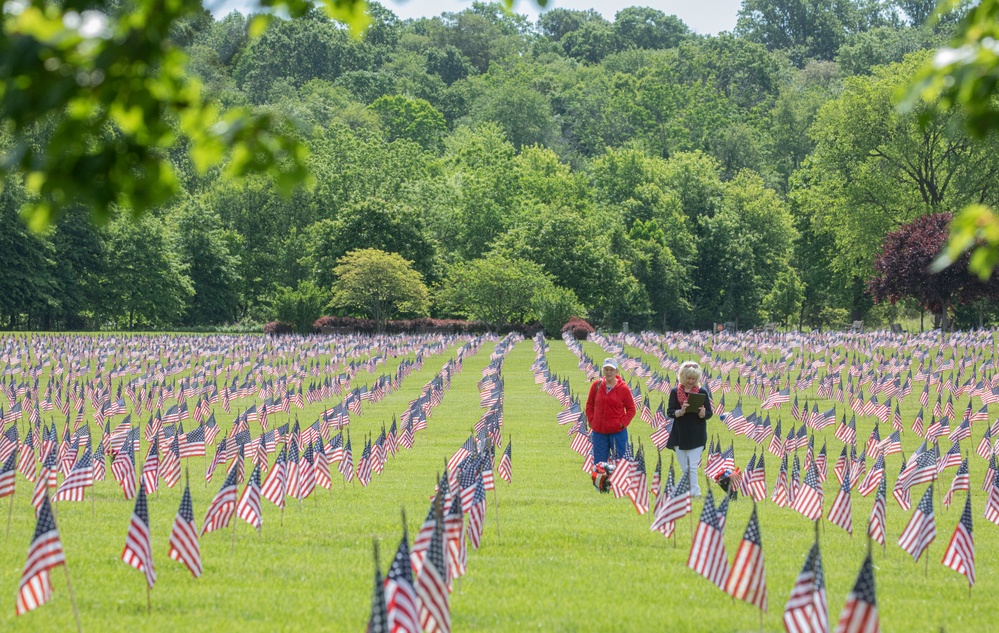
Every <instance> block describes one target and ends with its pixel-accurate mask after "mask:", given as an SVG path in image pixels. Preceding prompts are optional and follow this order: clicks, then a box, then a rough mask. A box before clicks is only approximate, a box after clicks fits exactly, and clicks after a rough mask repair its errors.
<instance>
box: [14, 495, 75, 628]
mask: <svg viewBox="0 0 999 633" xmlns="http://www.w3.org/2000/svg"><path fill="white" fill-rule="evenodd" d="M38 510H39V511H38V523H37V524H35V535H34V536H33V537H32V539H31V545H30V546H29V547H28V560H27V561H25V563H24V571H23V572H22V573H21V582H20V585H19V587H18V590H17V606H16V609H15V613H16V614H17V615H21V614H24V613H27V612H28V611H32V610H34V609H37V608H38V607H40V606H42V605H43V604H45V603H46V602H48V601H49V599H51V598H52V581H51V580H50V579H49V571H50V570H52V569H53V568H55V567H58V566H59V565H65V564H66V556H65V555H64V554H63V551H62V541H60V540H59V531H58V530H57V529H56V524H55V519H54V518H53V517H52V506H51V505H50V504H49V496H48V495H47V494H43V496H42V502H41V504H40V505H39V508H38Z"/></svg>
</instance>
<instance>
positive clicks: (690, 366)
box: [676, 360, 704, 385]
mask: <svg viewBox="0 0 999 633" xmlns="http://www.w3.org/2000/svg"><path fill="white" fill-rule="evenodd" d="M676 375H677V376H678V377H679V378H680V381H681V382H682V381H683V379H684V378H685V377H687V376H690V375H693V376H696V377H697V384H698V385H700V384H701V376H703V375H704V372H703V371H701V366H700V365H698V364H697V363H695V362H694V361H692V360H688V361H685V362H683V363H682V364H681V365H680V369H679V370H678V371H677V372H676Z"/></svg>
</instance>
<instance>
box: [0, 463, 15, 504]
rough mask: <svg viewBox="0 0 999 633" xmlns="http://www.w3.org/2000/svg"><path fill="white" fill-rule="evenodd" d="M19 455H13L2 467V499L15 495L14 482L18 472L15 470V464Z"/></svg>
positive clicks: (0, 493) (0, 496)
mask: <svg viewBox="0 0 999 633" xmlns="http://www.w3.org/2000/svg"><path fill="white" fill-rule="evenodd" d="M16 458H17V455H16V454H14V453H11V454H10V455H9V456H8V457H7V459H6V461H4V463H3V466H2V467H0V498H3V497H9V496H10V495H12V494H14V480H15V474H16V471H15V470H14V462H15V460H16Z"/></svg>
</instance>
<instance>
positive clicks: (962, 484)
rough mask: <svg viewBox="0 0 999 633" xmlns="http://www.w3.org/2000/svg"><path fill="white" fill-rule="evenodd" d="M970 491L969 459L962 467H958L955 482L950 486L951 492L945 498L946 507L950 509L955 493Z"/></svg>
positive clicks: (966, 459) (962, 463)
mask: <svg viewBox="0 0 999 633" xmlns="http://www.w3.org/2000/svg"><path fill="white" fill-rule="evenodd" d="M970 489H971V477H970V476H969V474H968V458H965V459H964V461H963V462H961V466H960V467H958V469H957V473H956V474H955V475H954V481H953V482H951V484H950V490H948V491H947V496H945V497H944V500H943V503H944V507H946V508H950V504H951V500H952V499H953V498H954V493H955V492H957V491H958V490H970Z"/></svg>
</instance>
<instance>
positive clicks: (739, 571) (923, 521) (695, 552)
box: [532, 337, 999, 632]
mask: <svg viewBox="0 0 999 633" xmlns="http://www.w3.org/2000/svg"><path fill="white" fill-rule="evenodd" d="M566 342H567V343H568V344H569V347H570V349H573V348H575V349H573V351H574V353H575V354H576V355H577V357H579V358H580V368H581V369H584V370H585V368H586V367H587V366H589V365H590V364H591V363H592V361H589V359H588V358H584V355H583V354H582V350H581V348H579V347H578V343H576V342H575V341H571V340H570V341H566ZM546 349H547V347H546V345H545V343H544V340H543V339H541V338H540V337H539V338H538V339H536V340H535V351H536V353H537V358H536V360H535V364H534V365H533V367H532V368H533V369H534V371H535V379H536V382H539V383H543V384H544V385H545V387H543V390H544V391H546V392H548V393H549V394H550V395H554V396H555V397H558V398H559V399H560V401H561V402H562V404H563V406H565V405H568V408H566V409H564V410H563V411H561V412H560V413H559V414H558V415H557V416H556V421H557V422H558V423H559V424H566V423H570V422H574V421H575V422H577V423H578V422H579V421H580V420H581V421H583V424H582V425H581V428H577V429H576V430H577V435H576V437H577V438H579V437H581V436H582V435H583V434H584V433H585V415H582V414H581V413H580V412H579V410H578V401H576V400H575V399H574V398H573V397H572V396H571V395H569V394H568V393H566V392H567V387H568V382H567V381H560V380H558V379H557V378H555V379H553V378H552V376H551V375H550V372H548V370H547V360H546V359H545V356H544V352H545V351H546ZM608 351H610V350H608ZM562 385H565V389H563V388H562ZM553 391H554V392H553ZM637 398H638V396H637V395H636V399H637ZM646 406H647V405H646ZM640 410H641V409H640ZM653 428H655V426H653ZM571 432H572V431H570V433H571ZM587 444H588V443H587ZM717 446H718V447H719V448H718V450H717V451H716V449H715V444H714V440H713V439H712V448H711V449H710V450H709V452H708V458H707V462H706V464H705V473H706V475H708V476H709V477H711V476H712V474H713V471H714V472H715V473H717V472H718V471H719V470H724V471H725V472H730V471H731V470H733V469H734V470H735V471H738V469H735V468H734V453H733V451H732V447H731V446H730V447H729V449H728V450H727V451H725V452H724V453H722V452H721V451H720V446H721V442H720V441H719V442H718V444H717ZM812 446H813V448H814V444H813V445H812ZM921 450H922V451H923V452H928V454H930V455H932V454H933V453H932V451H926V447H925V444H924V446H923V447H921ZM844 451H845V447H844ZM629 452H630V451H629ZM899 452H900V450H899ZM824 453H825V451H824V450H823V457H824ZM917 453H919V451H917ZM844 454H845V453H844ZM794 457H795V461H797V453H795V454H794ZM629 459H632V458H630V456H622V457H621V458H620V459H619V461H618V462H617V464H616V468H615V472H618V471H619V470H621V466H619V464H621V463H622V462H625V463H627V462H628V461H629ZM761 460H762V456H761ZM807 461H808V460H806V462H807ZM591 462H592V460H589V461H588V462H587V463H586V464H584V470H586V469H587V468H588V466H590V465H591ZM879 462H880V463H881V464H882V466H881V467H880V469H881V473H880V475H881V478H880V479H878V480H876V483H875V485H874V487H875V488H879V493H878V496H877V497H876V501H875V505H874V509H873V511H872V515H871V518H870V520H869V522H868V525H869V528H868V535H869V537H870V538H872V539H873V540H876V541H878V542H879V543H881V544H882V546H884V544H885V540H884V539H885V536H884V530H885V517H884V511H885V494H886V493H885V480H884V477H883V456H882V455H879ZM915 462H918V455H916V456H914V458H910V464H911V463H915ZM811 467H812V469H811V470H810V471H809V472H810V474H812V475H814V476H810V475H809V474H806V476H805V482H802V486H804V487H803V488H802V489H801V490H800V492H801V493H802V494H800V495H798V497H797V499H798V501H797V504H796V506H795V509H796V510H798V511H799V512H800V513H802V514H803V515H805V516H807V517H808V518H810V519H811V520H813V521H816V525H818V523H817V522H818V520H820V519H821V517H822V497H821V486H820V485H819V482H818V476H817V468H816V467H815V462H814V461H813V462H812V463H811ZM625 468H627V466H625ZM660 468H661V458H660V461H659V463H658V464H657V466H656V472H655V474H654V476H653V480H652V481H653V485H652V494H653V497H654V498H656V504H655V509H654V511H655V516H654V519H653V524H652V526H651V529H652V530H653V531H659V532H661V533H663V534H664V535H665V536H666V537H667V538H669V537H670V536H673V537H674V538H675V532H674V525H675V522H676V521H677V520H679V519H681V518H683V517H684V516H687V515H688V514H690V513H691V499H690V486H689V481H688V479H687V474H686V473H684V474H683V475H682V477H681V479H680V481H679V482H678V483H677V482H676V481H675V475H674V472H673V465H672V463H671V464H670V468H669V472H668V477H667V479H666V481H665V482H663V484H662V486H661V487H660V481H661V475H660ZM762 468H763V465H762V463H760V468H759V470H757V467H756V455H755V454H754V455H753V458H752V459H751V462H750V464H749V466H748V467H747V469H746V472H745V473H744V476H743V477H742V478H741V480H736V481H735V482H733V490H738V491H739V492H742V493H743V494H746V496H750V497H753V499H754V508H753V512H752V515H751V517H750V520H749V525H748V526H747V528H746V531H745V534H744V536H743V539H742V542H741V543H740V546H739V549H738V551H737V552H736V555H735V558H734V559H733V562H732V565H731V568H730V567H729V565H728V559H727V557H726V555H725V551H724V542H723V540H722V535H723V532H724V526H725V517H726V514H727V509H728V502H729V499H730V496H729V495H728V494H726V495H725V497H724V499H723V500H722V503H721V504H720V505H719V506H718V507H715V504H714V500H713V498H712V494H711V489H710V483H709V489H708V495H707V499H706V501H705V504H704V507H703V511H702V515H701V519H700V521H699V522H698V525H697V528H696V530H695V532H694V535H693V540H692V544H691V551H690V554H689V557H688V566H689V567H690V568H691V569H693V570H694V571H696V572H698V573H700V574H701V575H703V576H705V577H706V578H708V579H709V580H711V581H712V582H713V583H714V584H715V585H716V586H718V587H719V588H720V589H722V590H723V591H725V592H726V593H728V594H729V595H731V596H733V597H735V598H739V599H741V600H744V601H746V602H749V603H751V604H754V605H755V606H756V607H757V608H759V609H761V611H765V610H766V608H767V590H766V576H765V571H764V564H763V550H762V537H761V535H760V529H759V522H758V518H757V513H756V508H755V501H758V500H760V498H761V497H765V492H766V488H765V474H764V473H763V471H762ZM934 469H935V464H934ZM823 470H824V466H823ZM835 470H836V473H837V476H838V477H839V479H840V482H841V487H840V490H839V493H838V494H837V496H836V498H835V499H834V501H833V505H832V507H831V508H830V510H829V514H828V520H829V521H830V522H831V523H833V524H834V525H838V526H839V527H842V528H843V529H844V530H846V531H847V532H849V533H851V534H852V512H851V505H850V496H849V493H850V490H851V489H852V487H853V485H855V484H853V485H851V472H852V471H851V469H850V468H844V466H843V465H842V464H840V462H837V467H836V469H835ZM903 472H905V468H903ZM910 472H911V473H914V472H918V471H917V470H916V468H915V467H911V466H910ZM959 472H960V473H963V475H964V478H965V479H966V478H967V464H966V460H965V463H964V465H963V466H962V467H961V469H959ZM757 473H759V476H754V475H756V474H757ZM782 474H783V475H784V476H785V482H786V454H785V455H784V468H783V469H782ZM989 474H990V475H992V477H991V481H995V482H996V485H995V490H996V494H995V497H996V510H994V511H991V512H999V479H996V478H995V471H994V470H990V473H989ZM960 478H961V474H959V475H958V480H960ZM823 479H824V478H823ZM902 479H903V480H905V479H906V478H904V477H903V478H902ZM911 480H912V478H911V477H910V478H909V481H911ZM928 481H932V480H928ZM754 484H756V486H759V485H762V486H763V487H762V490H759V491H757V490H755V489H754V488H755V486H754ZM780 487H781V484H780V479H779V480H778V488H780ZM955 487H958V488H960V489H962V490H968V486H967V485H964V486H963V487H961V486H960V484H959V482H958V481H956V482H955V485H954V486H952V490H951V491H950V492H949V493H948V499H950V498H951V496H952V495H953V492H954V489H953V488H955ZM775 492H776V491H775ZM932 503H933V489H932V484H931V486H930V487H928V488H927V490H926V491H925V493H924V496H923V499H922V501H921V502H920V504H919V505H918V506H917V509H916V511H915V512H914V514H913V516H912V517H911V519H910V521H909V523H908V525H907V527H906V529H905V530H904V531H903V533H902V535H901V536H900V538H899V545H900V547H902V548H903V549H905V550H906V551H907V552H908V553H910V555H912V556H913V558H914V559H915V560H918V559H919V557H920V556H921V555H922V554H923V553H924V552H925V550H926V548H927V547H928V545H929V544H930V543H931V542H932V541H933V539H934V537H935V524H934V521H933V512H932ZM948 503H949V501H948ZM989 512H990V511H987V514H988V513H989ZM639 513H640V514H641V511H640V512H639ZM817 559H818V560H817ZM941 562H942V563H943V564H944V565H945V566H947V567H948V568H950V569H953V570H954V571H957V572H958V573H960V574H963V575H965V576H966V578H967V580H968V583H969V587H971V586H973V585H974V582H975V565H974V539H973V536H972V527H971V498H970V492H969V494H968V496H967V497H966V503H965V508H964V512H963V513H962V516H961V519H960V521H959V522H958V525H957V527H956V528H955V531H954V533H953V536H952V537H951V540H950V543H949V544H948V547H947V549H946V551H945V553H944V556H943V560H942V561H941ZM816 566H818V568H819V571H818V573H817V574H816V571H815V570H816ZM820 568H821V560H820V557H819V556H818V544H817V542H816V545H815V547H814V548H813V552H812V553H810V555H809V560H808V562H806V566H805V569H804V570H803V571H802V574H801V575H800V576H799V579H798V582H797V583H796V585H795V588H794V590H793V591H792V595H791V598H790V600H789V602H788V605H787V607H786V610H785V613H784V621H785V626H786V628H787V630H788V631H789V632H792V631H802V632H804V631H828V630H829V623H828V617H827V615H826V609H825V592H824V584H823V581H822V580H821V569H820ZM806 589H807V591H806ZM803 595H804V596H805V597H806V598H807V600H805V601H802V596H803ZM820 603H821V604H820ZM879 626H880V625H879V619H878V615H877V604H876V599H875V595H874V580H873V571H872V566H871V563H870V558H869V556H868V558H867V559H865V562H864V564H863V565H862V568H861V571H860V573H859V574H858V578H857V581H856V583H855V586H854V589H853V591H852V592H851V593H850V595H849V596H848V599H847V603H846V605H845V606H844V609H843V612H842V614H841V616H840V620H839V623H838V624H837V627H836V630H837V631H875V630H879V628H878V627H879Z"/></svg>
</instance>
